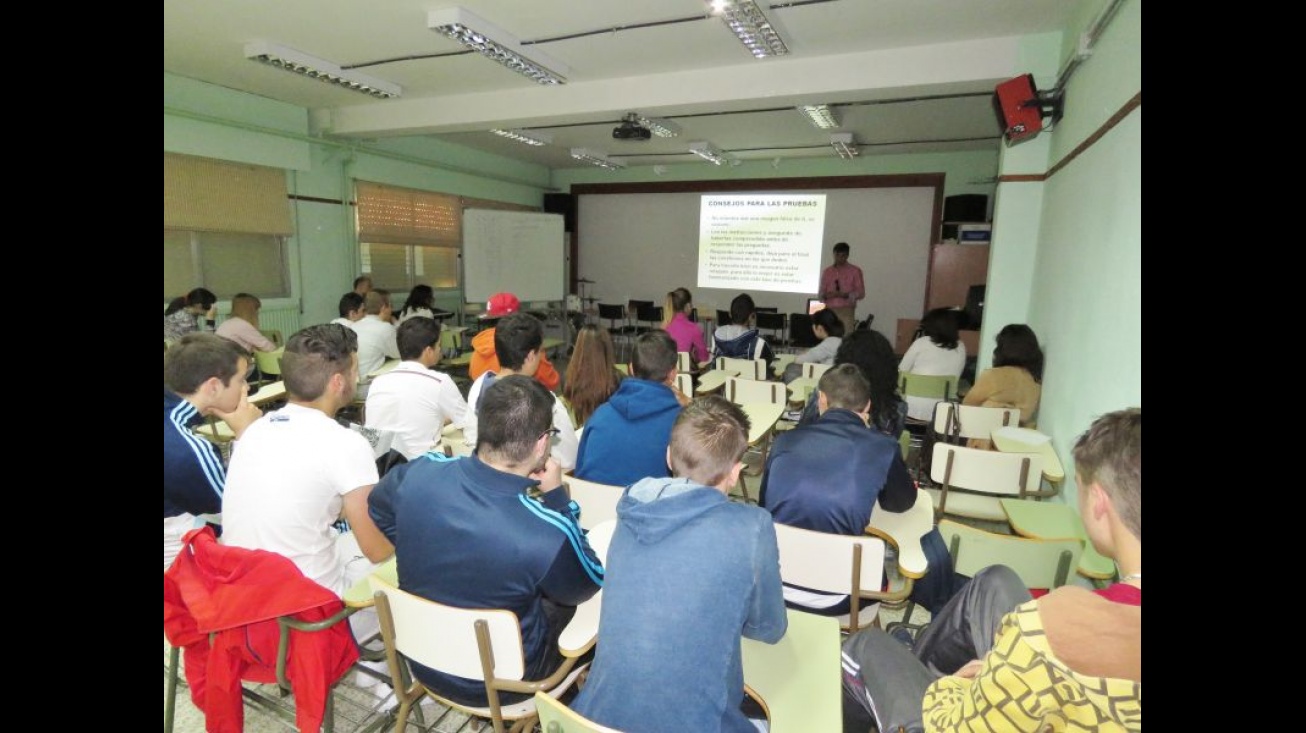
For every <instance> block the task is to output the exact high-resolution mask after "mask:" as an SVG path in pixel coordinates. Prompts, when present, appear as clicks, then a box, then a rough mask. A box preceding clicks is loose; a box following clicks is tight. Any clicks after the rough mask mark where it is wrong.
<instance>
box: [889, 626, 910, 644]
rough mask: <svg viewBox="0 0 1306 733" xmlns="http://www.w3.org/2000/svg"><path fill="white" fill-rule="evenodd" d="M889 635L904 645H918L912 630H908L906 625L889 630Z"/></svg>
mask: <svg viewBox="0 0 1306 733" xmlns="http://www.w3.org/2000/svg"><path fill="white" fill-rule="evenodd" d="M889 636H892V637H893V638H894V639H897V640H898V642H899V643H901V644H902V645H903V646H905V647H907V648H908V649H911V648H912V647H914V646H915V645H916V638H915V637H914V636H912V635H911V631H908V630H907V628H906V627H904V626H898V627H895V628H894V629H893V630H892V631H890V632H889Z"/></svg>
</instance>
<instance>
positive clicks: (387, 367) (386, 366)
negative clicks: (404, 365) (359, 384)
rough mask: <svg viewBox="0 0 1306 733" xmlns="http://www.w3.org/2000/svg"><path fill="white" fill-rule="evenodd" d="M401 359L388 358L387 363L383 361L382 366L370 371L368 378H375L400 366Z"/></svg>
mask: <svg viewBox="0 0 1306 733" xmlns="http://www.w3.org/2000/svg"><path fill="white" fill-rule="evenodd" d="M399 361H400V360H399V359H386V360H385V363H383V364H382V365H381V366H379V367H377V368H376V369H373V370H372V371H370V372H368V373H367V378H368V379H375V378H376V377H379V376H381V375H382V374H385V373H386V372H389V371H392V370H393V369H394V368H395V367H397V366H399Z"/></svg>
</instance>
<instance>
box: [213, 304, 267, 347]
mask: <svg viewBox="0 0 1306 733" xmlns="http://www.w3.org/2000/svg"><path fill="white" fill-rule="evenodd" d="M262 307H263V301H261V300H259V299H258V296H255V295H250V294H249V293H236V294H235V295H234V296H232V298H231V315H229V316H227V320H225V321H223V322H222V325H220V326H218V330H217V334H218V335H219V336H221V337H222V338H224V339H227V340H229V341H235V342H236V343H238V344H240V345H241V347H243V348H244V349H245V350H246V351H276V350H277V345H276V344H274V343H272V339H270V338H268V337H267V336H264V335H263V332H262V331H260V330H258V311H259V308H262Z"/></svg>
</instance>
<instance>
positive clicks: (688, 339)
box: [662, 288, 712, 366]
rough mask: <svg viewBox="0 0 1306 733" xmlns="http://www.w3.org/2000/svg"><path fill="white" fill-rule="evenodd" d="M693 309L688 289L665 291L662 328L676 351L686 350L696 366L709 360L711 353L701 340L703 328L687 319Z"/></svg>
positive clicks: (692, 300) (692, 299)
mask: <svg viewBox="0 0 1306 733" xmlns="http://www.w3.org/2000/svg"><path fill="white" fill-rule="evenodd" d="M693 311H694V297H693V296H692V295H690V294H689V291H688V290H686V289H685V288H676V289H675V290H672V291H671V292H669V293H667V299H666V304H665V305H663V306H662V330H664V331H666V332H667V333H669V334H671V338H672V339H674V340H675V342H676V351H684V352H687V353H688V354H689V361H690V362H691V364H693V365H695V366H697V365H699V364H703V363H705V362H708V361H711V359H712V354H711V352H709V351H708V350H707V343H706V342H705V341H704V340H703V329H702V328H699V325H698V324H697V323H694V322H693V321H691V320H689V314H690V313H693Z"/></svg>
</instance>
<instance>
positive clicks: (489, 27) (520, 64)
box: [426, 8, 571, 84]
mask: <svg viewBox="0 0 1306 733" xmlns="http://www.w3.org/2000/svg"><path fill="white" fill-rule="evenodd" d="M426 26H427V27H428V28H430V29H431V30H433V31H435V32H436V33H440V34H443V35H446V36H448V37H450V38H452V39H454V40H455V41H458V42H459V43H461V44H463V45H464V46H467V47H468V48H470V49H472V50H473V51H478V52H480V53H481V54H482V55H484V56H486V57H488V58H491V59H494V60H495V61H498V62H499V63H501V64H503V65H504V66H507V67H508V68H509V69H512V70H513V71H515V72H517V73H518V74H521V75H522V76H525V77H527V78H528V79H531V80H532V81H536V82H539V83H540V84H566V83H567V74H570V73H571V69H569V68H568V67H567V65H566V64H564V63H562V62H561V61H558V60H556V59H552V58H549V57H548V56H547V55H545V54H544V53H542V52H540V51H537V50H531V51H529V52H528V51H527V50H526V48H525V47H524V46H522V45H521V41H518V40H517V39H516V38H514V37H513V36H512V35H511V34H509V33H508V32H507V31H505V30H503V29H502V28H500V27H498V26H496V25H494V24H493V23H491V22H489V21H488V20H485V19H484V18H481V17H479V16H477V15H474V14H472V13H470V12H468V11H467V10H466V9H464V8H446V9H444V10H432V11H431V12H429V13H427V14H426Z"/></svg>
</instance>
